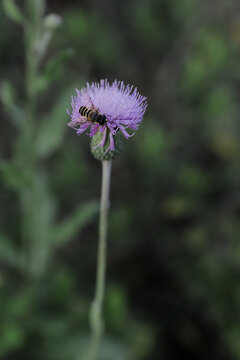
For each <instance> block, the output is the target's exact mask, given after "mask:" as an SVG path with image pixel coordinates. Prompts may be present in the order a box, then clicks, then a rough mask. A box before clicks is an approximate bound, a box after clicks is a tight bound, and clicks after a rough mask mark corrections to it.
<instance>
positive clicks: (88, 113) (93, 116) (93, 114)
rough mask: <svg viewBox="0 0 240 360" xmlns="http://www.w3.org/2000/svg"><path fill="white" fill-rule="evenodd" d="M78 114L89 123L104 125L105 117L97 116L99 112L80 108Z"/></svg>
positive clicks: (84, 107)
mask: <svg viewBox="0 0 240 360" xmlns="http://www.w3.org/2000/svg"><path fill="white" fill-rule="evenodd" d="M79 114H80V115H81V116H84V117H85V118H87V119H88V120H89V121H92V122H97V123H98V124H99V125H104V124H105V123H106V115H104V114H103V115H102V114H99V112H97V111H93V110H92V109H89V108H87V107H86V106H81V107H80V109H79Z"/></svg>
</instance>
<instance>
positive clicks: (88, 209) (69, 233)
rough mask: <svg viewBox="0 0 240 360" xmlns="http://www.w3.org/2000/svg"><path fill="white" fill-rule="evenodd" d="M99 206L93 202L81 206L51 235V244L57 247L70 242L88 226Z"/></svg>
mask: <svg viewBox="0 0 240 360" xmlns="http://www.w3.org/2000/svg"><path fill="white" fill-rule="evenodd" d="M98 207H99V204H98V202H97V201H92V202H89V203H87V204H84V205H81V206H79V207H78V208H77V209H76V210H75V212H74V213H73V214H72V215H71V216H70V217H69V218H68V219H66V220H64V221H63V222H62V223H61V224H59V225H58V226H57V227H56V228H55V229H54V231H53V232H52V234H51V238H50V239H51V242H52V244H55V246H59V245H63V244H65V243H67V242H68V241H70V240H71V239H72V238H73V236H75V235H76V234H77V233H78V232H79V231H80V230H82V228H83V227H84V226H86V225H87V224H88V223H89V222H90V221H92V219H93V218H94V216H95V215H96V214H97V212H98Z"/></svg>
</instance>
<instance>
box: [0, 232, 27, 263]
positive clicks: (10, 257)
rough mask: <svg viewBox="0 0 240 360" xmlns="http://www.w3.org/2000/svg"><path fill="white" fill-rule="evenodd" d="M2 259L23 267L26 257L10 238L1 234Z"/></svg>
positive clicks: (0, 250)
mask: <svg viewBox="0 0 240 360" xmlns="http://www.w3.org/2000/svg"><path fill="white" fill-rule="evenodd" d="M0 261H1V262H3V263H5V264H6V265H9V266H12V267H14V268H16V269H23V267H24V259H23V257H22V256H21V254H20V253H19V250H17V249H15V248H14V246H13V245H12V244H11V242H10V240H9V239H7V238H6V237H5V236H4V235H3V234H0Z"/></svg>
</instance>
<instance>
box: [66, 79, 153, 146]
mask: <svg viewBox="0 0 240 360" xmlns="http://www.w3.org/2000/svg"><path fill="white" fill-rule="evenodd" d="M71 106H72V112H71V113H70V112H69V111H68V115H69V116H71V121H70V122H69V123H68V125H69V126H70V127H72V128H73V129H74V130H76V132H77V134H78V135H80V134H82V133H83V132H85V131H86V130H87V129H88V128H90V130H89V132H88V133H87V135H89V136H90V137H93V136H94V135H95V134H96V133H97V132H100V133H101V134H102V136H101V141H100V142H99V144H97V146H96V147H104V145H106V143H108V144H109V146H108V147H107V149H106V150H105V152H108V151H109V150H110V151H113V150H114V149H115V141H114V136H115V135H116V134H117V133H118V132H119V131H120V132H121V133H122V134H123V136H124V137H125V138H127V139H128V138H129V137H131V136H132V135H134V132H133V133H131V134H130V133H129V132H128V131H129V129H130V131H131V130H137V129H138V126H139V124H140V123H141V121H142V118H143V115H144V113H145V111H146V107H147V102H146V98H145V97H144V96H142V95H141V94H139V92H138V91H137V88H133V86H129V85H127V86H125V85H124V83H123V82H122V81H117V80H115V81H114V82H113V83H112V84H111V85H110V84H109V82H108V81H107V80H101V81H100V82H99V83H92V84H91V85H90V84H89V83H87V86H86V87H85V88H83V89H82V90H78V89H76V95H75V96H72V101H71ZM81 106H85V107H86V108H88V109H91V110H93V111H96V112H98V113H99V114H101V115H105V116H106V120H105V122H104V124H102V125H100V124H99V123H98V122H93V121H89V120H88V119H87V118H86V117H84V116H81V115H80V113H79V109H80V107H81Z"/></svg>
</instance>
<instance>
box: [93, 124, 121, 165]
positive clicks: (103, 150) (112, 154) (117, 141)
mask: <svg viewBox="0 0 240 360" xmlns="http://www.w3.org/2000/svg"><path fill="white" fill-rule="evenodd" d="M106 131H107V135H106V140H105V143H104V145H103V146H100V144H101V142H102V139H103V136H104V133H101V132H100V131H98V132H97V133H96V134H95V135H94V136H93V137H92V140H91V152H92V154H93V156H94V157H95V159H97V160H100V161H103V160H113V159H115V158H117V157H118V156H119V155H120V152H121V150H122V140H121V135H120V133H117V134H116V135H115V136H114V137H113V138H114V150H110V149H109V147H110V131H109V130H106Z"/></svg>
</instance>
